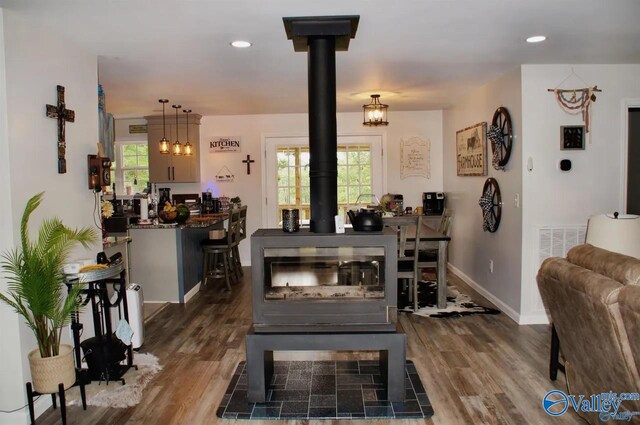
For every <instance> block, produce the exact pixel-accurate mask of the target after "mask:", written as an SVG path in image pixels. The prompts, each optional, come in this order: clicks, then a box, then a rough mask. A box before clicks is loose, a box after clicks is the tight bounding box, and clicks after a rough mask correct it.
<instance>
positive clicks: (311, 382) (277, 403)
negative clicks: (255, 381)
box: [216, 360, 433, 420]
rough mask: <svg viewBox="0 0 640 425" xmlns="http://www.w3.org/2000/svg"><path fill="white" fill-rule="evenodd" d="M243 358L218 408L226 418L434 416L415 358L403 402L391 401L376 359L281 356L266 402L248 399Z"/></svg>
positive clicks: (407, 372)
mask: <svg viewBox="0 0 640 425" xmlns="http://www.w3.org/2000/svg"><path fill="white" fill-rule="evenodd" d="M245 366H246V362H240V364H238V367H237V368H236V371H235V373H234V375H233V378H232V379H231V382H230V383H229V387H228V388H227V391H226V392H225V394H224V397H223V398H222V402H221V403H220V407H219V408H218V411H217V413H216V414H217V416H218V417H219V418H225V419H260V420H264V419H373V418H375V419H385V418H387V419H389V418H391V419H407V418H430V417H431V416H432V415H433V408H432V407H431V403H430V402H429V398H428V397H427V393H426V390H425V389H424V387H423V385H422V382H421V381H420V376H418V371H417V370H416V368H415V366H414V364H413V362H411V361H407V365H406V368H405V388H406V396H405V401H404V402H401V403H400V402H399V403H396V402H390V401H387V400H386V398H387V394H386V393H387V391H386V389H385V384H384V383H383V382H382V376H381V375H380V368H379V365H378V361H376V360H359V361H358V360H354V361H276V362H275V365H274V374H273V379H272V381H271V384H270V385H269V386H268V389H267V401H266V402H265V403H250V402H248V401H247V370H246V367H245Z"/></svg>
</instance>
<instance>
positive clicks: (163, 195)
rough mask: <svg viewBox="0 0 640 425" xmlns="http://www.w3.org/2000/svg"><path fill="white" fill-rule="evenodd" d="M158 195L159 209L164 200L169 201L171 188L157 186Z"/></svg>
mask: <svg viewBox="0 0 640 425" xmlns="http://www.w3.org/2000/svg"><path fill="white" fill-rule="evenodd" d="M158 197H159V200H158V206H159V207H160V209H162V208H163V207H164V205H165V203H166V202H171V188H168V187H161V188H158Z"/></svg>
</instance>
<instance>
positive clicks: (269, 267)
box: [246, 16, 406, 402]
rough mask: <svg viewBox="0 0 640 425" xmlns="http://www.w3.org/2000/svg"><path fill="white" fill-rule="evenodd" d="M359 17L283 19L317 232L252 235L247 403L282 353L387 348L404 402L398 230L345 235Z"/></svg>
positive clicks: (386, 367) (395, 389)
mask: <svg viewBox="0 0 640 425" xmlns="http://www.w3.org/2000/svg"><path fill="white" fill-rule="evenodd" d="M359 19H360V17H359V16H330V17H297V18H283V21H284V26H285V30H286V32H287V38H288V39H289V40H292V41H293V45H294V49H295V51H296V52H306V53H307V56H308V62H309V66H308V73H309V154H310V158H309V159H310V167H309V179H310V192H311V221H310V229H306V230H301V231H300V232H296V233H286V232H283V231H282V230H280V229H260V230H257V231H256V232H255V233H254V234H253V235H252V236H251V270H252V272H251V273H252V289H253V297H252V305H253V328H252V330H251V332H249V334H248V335H247V338H246V346H247V377H248V381H249V382H248V384H249V385H248V391H247V397H248V399H249V401H251V402H263V401H265V398H266V395H265V390H266V386H267V385H268V384H269V382H270V381H271V376H272V375H273V351H274V350H378V351H379V352H380V357H379V358H380V364H381V370H382V371H383V374H384V375H385V377H386V382H387V393H388V398H389V400H390V401H403V400H404V393H405V391H404V366H405V354H406V352H405V345H406V337H405V335H404V334H402V333H398V332H396V302H397V240H396V237H397V236H396V234H395V232H393V231H391V230H383V231H375V232H355V231H353V230H352V229H347V231H346V233H344V234H335V233H334V232H335V221H334V216H335V215H336V213H337V204H338V198H337V175H338V174H337V131H336V75H335V74H336V69H335V53H336V50H338V51H345V50H347V48H348V46H349V41H350V40H351V39H352V38H354V37H355V34H356V30H357V28H358V22H359Z"/></svg>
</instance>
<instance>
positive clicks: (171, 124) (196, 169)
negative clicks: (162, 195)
mask: <svg viewBox="0 0 640 425" xmlns="http://www.w3.org/2000/svg"><path fill="white" fill-rule="evenodd" d="M145 118H146V120H147V140H148V142H147V143H148V146H149V181H151V182H153V183H199V182H200V119H201V118H202V116H201V115H198V114H189V142H190V143H191V146H192V147H193V148H192V149H193V155H192V156H184V155H182V156H174V155H173V154H171V153H169V154H161V153H160V149H159V148H158V142H159V141H160V139H162V136H163V128H162V115H159V116H157V115H154V116H148V117H145ZM165 120H166V135H167V139H169V142H170V144H171V145H173V142H175V141H176V132H177V136H179V138H180V143H182V145H183V146H184V145H185V143H187V122H186V121H187V120H186V116H185V115H184V114H183V115H178V123H177V125H176V119H175V116H173V117H172V116H171V115H170V114H167V115H166V119H165ZM176 129H177V130H176Z"/></svg>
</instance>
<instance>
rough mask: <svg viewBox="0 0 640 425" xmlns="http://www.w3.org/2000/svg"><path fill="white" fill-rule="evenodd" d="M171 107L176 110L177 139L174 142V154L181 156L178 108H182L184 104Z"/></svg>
mask: <svg viewBox="0 0 640 425" xmlns="http://www.w3.org/2000/svg"><path fill="white" fill-rule="evenodd" d="M171 107H172V108H174V109H175V110H176V141H175V142H173V155H174V156H181V155H182V144H181V143H180V138H179V137H178V109H180V108H182V105H171Z"/></svg>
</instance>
